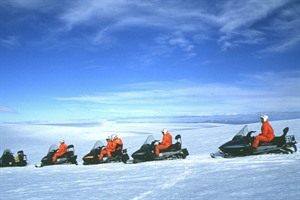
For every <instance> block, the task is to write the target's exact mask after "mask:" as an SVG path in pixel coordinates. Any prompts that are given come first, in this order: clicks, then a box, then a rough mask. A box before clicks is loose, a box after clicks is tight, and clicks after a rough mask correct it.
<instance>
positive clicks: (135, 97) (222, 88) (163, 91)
mask: <svg viewBox="0 0 300 200" xmlns="http://www.w3.org/2000/svg"><path fill="white" fill-rule="evenodd" d="M295 73H297V74H299V73H300V72H295ZM262 76H263V77H264V78H263V79H262ZM262 76H251V77H249V79H251V81H253V82H255V83H256V84H254V85H253V86H251V87H249V85H248V84H246V83H245V82H244V83H243V82H239V84H238V83H235V84H216V83H214V84H212V83H211V84H210V83H206V84H205V83H197V82H191V81H187V80H181V81H174V82H149V83H137V84H132V85H126V87H125V88H126V89H125V90H123V91H119V92H111V93H109V92H108V93H107V92H104V93H99V94H95V95H82V96H75V97H57V98H55V99H56V100H59V101H69V102H78V103H80V104H82V105H83V106H84V105H92V106H91V108H92V109H93V110H94V111H97V110H98V111H99V110H101V112H104V113H106V114H107V115H110V114H113V115H118V114H119V115H121V116H124V115H128V116H135V115H144V116H149V115H155V114H156V115H163V116H164V115H181V114H190V115H196V114H220V113H223V114H225V113H233V112H255V111H256V112H264V111H300V108H299V96H300V93H299V91H298V90H296V91H295V90H294V89H291V88H290V85H296V87H299V82H300V79H299V76H295V75H293V76H291V74H290V73H289V74H284V73H281V74H280V75H279V74H273V73H266V74H263V75H262ZM244 77H246V76H244ZM279 77H280V78H279ZM274 79H275V80H277V81H276V82H274ZM274 88H275V89H274ZM282 99H284V102H283V101H282Z"/></svg>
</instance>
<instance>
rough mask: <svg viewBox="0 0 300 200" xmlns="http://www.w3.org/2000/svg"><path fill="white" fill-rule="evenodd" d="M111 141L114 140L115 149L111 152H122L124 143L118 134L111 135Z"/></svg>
mask: <svg viewBox="0 0 300 200" xmlns="http://www.w3.org/2000/svg"><path fill="white" fill-rule="evenodd" d="M111 139H112V140H113V148H114V150H113V151H111V152H115V151H117V150H122V147H123V142H122V140H121V139H120V138H118V136H117V135H116V134H112V135H111Z"/></svg>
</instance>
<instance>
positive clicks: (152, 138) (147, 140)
mask: <svg viewBox="0 0 300 200" xmlns="http://www.w3.org/2000/svg"><path fill="white" fill-rule="evenodd" d="M153 141H154V137H153V135H149V136H148V137H147V139H146V141H145V142H144V144H151V143H152V142H153Z"/></svg>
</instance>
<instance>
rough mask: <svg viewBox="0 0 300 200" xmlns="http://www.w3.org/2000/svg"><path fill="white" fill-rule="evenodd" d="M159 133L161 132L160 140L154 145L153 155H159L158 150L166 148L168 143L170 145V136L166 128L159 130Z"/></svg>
mask: <svg viewBox="0 0 300 200" xmlns="http://www.w3.org/2000/svg"><path fill="white" fill-rule="evenodd" d="M161 133H162V134H163V138H162V142H160V143H159V145H157V146H156V147H155V155H156V156H159V150H163V149H167V148H168V147H169V146H170V145H172V136H171V134H170V133H169V132H168V130H167V129H166V128H164V129H162V130H161Z"/></svg>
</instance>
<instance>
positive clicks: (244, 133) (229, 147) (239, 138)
mask: <svg viewBox="0 0 300 200" xmlns="http://www.w3.org/2000/svg"><path fill="white" fill-rule="evenodd" d="M288 131H289V128H288V127H286V128H284V129H283V134H282V135H281V136H279V137H275V138H274V139H273V140H272V141H271V142H260V143H259V146H258V147H257V148H253V147H252V143H253V141H254V138H255V137H254V136H251V134H252V133H255V132H256V131H248V127H247V125H245V126H244V127H243V128H242V129H241V130H240V131H239V132H238V133H237V134H236V135H235V136H234V137H233V138H232V140H230V141H228V142H226V143H225V144H223V145H221V146H220V147H219V152H217V153H211V154H210V156H211V157H213V158H215V157H217V156H221V157H225V158H229V157H238V156H248V155H259V154H268V153H275V154H279V153H282V154H289V153H294V152H296V151H297V146H296V143H297V142H296V139H295V136H294V135H288V136H287V133H288Z"/></svg>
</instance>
